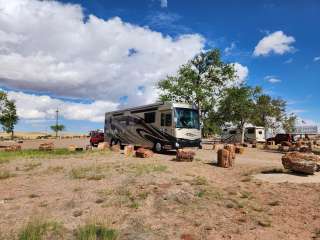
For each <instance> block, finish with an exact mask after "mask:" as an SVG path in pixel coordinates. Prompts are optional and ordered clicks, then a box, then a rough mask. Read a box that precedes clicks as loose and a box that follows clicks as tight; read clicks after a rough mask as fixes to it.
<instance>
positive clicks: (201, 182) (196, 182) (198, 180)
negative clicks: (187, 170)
mask: <svg viewBox="0 0 320 240" xmlns="http://www.w3.org/2000/svg"><path fill="white" fill-rule="evenodd" d="M190 184H191V185H208V181H207V179H206V178H205V177H202V176H197V177H196V178H194V179H192V180H191V182H190Z"/></svg>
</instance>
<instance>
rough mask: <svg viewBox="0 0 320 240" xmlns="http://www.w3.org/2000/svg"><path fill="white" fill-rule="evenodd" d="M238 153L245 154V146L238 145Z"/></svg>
mask: <svg viewBox="0 0 320 240" xmlns="http://www.w3.org/2000/svg"><path fill="white" fill-rule="evenodd" d="M236 153H237V154H243V153H244V148H243V147H236Z"/></svg>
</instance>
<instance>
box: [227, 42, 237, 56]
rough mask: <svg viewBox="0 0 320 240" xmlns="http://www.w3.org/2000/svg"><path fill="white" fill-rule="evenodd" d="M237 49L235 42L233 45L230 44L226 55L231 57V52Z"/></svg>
mask: <svg viewBox="0 0 320 240" xmlns="http://www.w3.org/2000/svg"><path fill="white" fill-rule="evenodd" d="M235 48H236V44H235V43H234V42H232V43H231V44H230V46H228V47H226V48H225V49H224V53H225V54H226V55H230V54H231V52H232V50H234V49H235Z"/></svg>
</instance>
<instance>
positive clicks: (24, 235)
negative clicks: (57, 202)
mask: <svg viewBox="0 0 320 240" xmlns="http://www.w3.org/2000/svg"><path fill="white" fill-rule="evenodd" d="M18 239H19V240H44V239H62V225H61V224H60V223H58V222H55V221H47V220H44V219H33V220H31V221H29V222H28V223H27V224H26V225H25V226H24V227H23V228H22V229H21V230H20V231H19V234H18Z"/></svg>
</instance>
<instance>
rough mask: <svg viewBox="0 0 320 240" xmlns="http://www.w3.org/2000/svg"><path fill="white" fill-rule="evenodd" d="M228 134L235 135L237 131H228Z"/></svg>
mask: <svg viewBox="0 0 320 240" xmlns="http://www.w3.org/2000/svg"><path fill="white" fill-rule="evenodd" d="M229 133H230V134H236V133H237V131H236V130H231V131H229Z"/></svg>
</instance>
